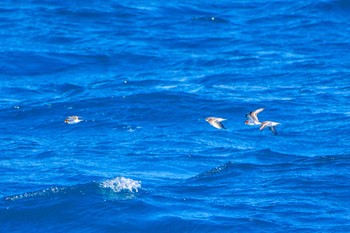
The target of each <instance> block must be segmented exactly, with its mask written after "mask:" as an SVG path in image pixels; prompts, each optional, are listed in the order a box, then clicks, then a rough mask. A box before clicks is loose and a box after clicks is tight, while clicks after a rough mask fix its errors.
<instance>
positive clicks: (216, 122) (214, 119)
mask: <svg viewBox="0 0 350 233" xmlns="http://www.w3.org/2000/svg"><path fill="white" fill-rule="evenodd" d="M205 120H206V121H207V122H208V123H209V124H211V125H212V126H214V127H215V128H217V129H226V128H225V126H224V125H223V124H222V123H221V121H226V119H223V118H219V117H207V118H205Z"/></svg>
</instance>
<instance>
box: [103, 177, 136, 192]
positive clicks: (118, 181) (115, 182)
mask: <svg viewBox="0 0 350 233" xmlns="http://www.w3.org/2000/svg"><path fill="white" fill-rule="evenodd" d="M100 187H102V188H104V189H111V190H113V191H114V192H116V193H119V192H121V191H123V190H125V191H130V192H134V191H135V192H138V189H139V188H141V181H138V180H133V179H129V178H125V177H117V178H114V179H112V180H106V181H103V182H102V183H100Z"/></svg>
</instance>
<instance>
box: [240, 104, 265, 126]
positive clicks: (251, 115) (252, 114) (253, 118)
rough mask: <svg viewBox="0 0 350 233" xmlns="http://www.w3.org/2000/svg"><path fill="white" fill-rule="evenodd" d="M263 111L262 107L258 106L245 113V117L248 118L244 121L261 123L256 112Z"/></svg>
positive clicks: (251, 123)
mask: <svg viewBox="0 0 350 233" xmlns="http://www.w3.org/2000/svg"><path fill="white" fill-rule="evenodd" d="M262 111H264V109H263V108H259V109H257V110H255V111H253V112H250V113H247V114H246V115H245V117H247V118H248V120H246V121H245V122H244V123H245V124H246V125H261V122H260V121H259V118H258V114H259V113H260V112H262Z"/></svg>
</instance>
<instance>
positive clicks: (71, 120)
mask: <svg viewBox="0 0 350 233" xmlns="http://www.w3.org/2000/svg"><path fill="white" fill-rule="evenodd" d="M81 121H82V120H81V119H79V117H78V116H69V117H67V118H66V119H65V120H64V122H65V123H67V124H77V123H79V122H81Z"/></svg>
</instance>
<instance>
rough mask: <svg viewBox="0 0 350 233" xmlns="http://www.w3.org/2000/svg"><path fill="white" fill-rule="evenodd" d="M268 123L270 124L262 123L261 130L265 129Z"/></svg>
mask: <svg viewBox="0 0 350 233" xmlns="http://www.w3.org/2000/svg"><path fill="white" fill-rule="evenodd" d="M268 123H269V122H266V121H264V122H262V123H261V126H260V130H263V129H265V128H266V126H267V124H268Z"/></svg>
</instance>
